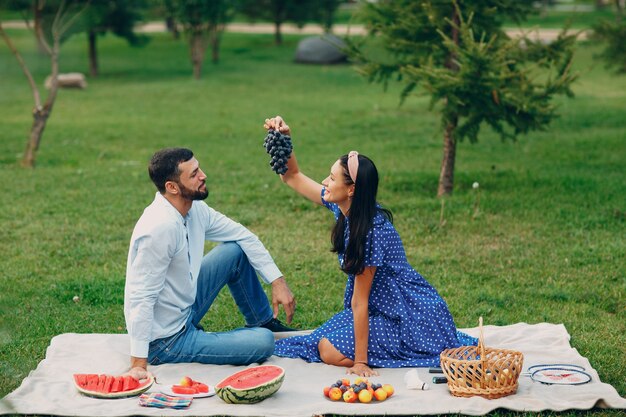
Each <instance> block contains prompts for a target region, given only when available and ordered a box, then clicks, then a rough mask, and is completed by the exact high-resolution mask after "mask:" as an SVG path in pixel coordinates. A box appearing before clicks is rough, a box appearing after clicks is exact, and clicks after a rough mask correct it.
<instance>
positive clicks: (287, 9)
mask: <svg viewBox="0 0 626 417" xmlns="http://www.w3.org/2000/svg"><path fill="white" fill-rule="evenodd" d="M314 4H315V0H241V6H240V10H241V12H242V13H243V14H245V15H246V16H248V17H249V18H250V19H251V20H252V21H255V20H257V19H267V20H270V21H271V22H272V23H274V42H275V43H276V45H281V44H282V43H283V35H282V32H281V26H282V24H283V23H285V22H293V23H295V24H296V25H297V26H298V27H302V26H304V24H305V23H306V21H307V19H308V18H310V17H311V16H312V7H313V5H314Z"/></svg>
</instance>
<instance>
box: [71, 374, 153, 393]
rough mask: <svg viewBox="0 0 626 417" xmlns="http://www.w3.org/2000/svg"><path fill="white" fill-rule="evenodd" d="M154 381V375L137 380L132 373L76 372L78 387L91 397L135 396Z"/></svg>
mask: <svg viewBox="0 0 626 417" xmlns="http://www.w3.org/2000/svg"><path fill="white" fill-rule="evenodd" d="M153 383H154V377H152V376H151V377H150V378H148V379H146V380H143V381H137V380H136V379H135V378H133V377H132V376H130V375H121V376H113V375H106V374H102V375H97V374H74V385H75V386H76V389H77V390H78V391H79V392H80V393H82V394H84V395H87V396H89V397H95V398H125V397H134V396H137V395H140V394H142V393H144V392H145V391H147V390H148V389H149V388H150V387H151V386H152V384H153Z"/></svg>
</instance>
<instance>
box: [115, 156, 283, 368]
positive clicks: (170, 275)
mask: <svg viewBox="0 0 626 417" xmlns="http://www.w3.org/2000/svg"><path fill="white" fill-rule="evenodd" d="M148 172H149V174H150V178H151V179H152V182H153V183H154V185H155V186H156V188H157V193H156V195H155V197H154V201H153V202H152V203H151V204H150V205H149V206H148V207H146V209H145V210H144V212H143V214H142V216H141V217H140V219H139V220H138V221H137V224H136V225H135V229H134V230H133V234H132V237H131V240H130V249H129V251H128V263H127V267H126V286H125V291H124V316H125V319H126V327H127V331H128V334H129V336H130V371H129V373H130V374H131V375H132V376H134V377H135V378H137V379H144V378H146V377H147V376H148V371H147V368H148V364H152V365H158V364H162V363H176V362H200V363H208V364H230V365H247V364H250V363H253V362H262V361H264V360H265V359H267V358H268V357H269V356H271V355H272V353H273V352H274V335H273V333H272V332H284V331H292V330H294V329H292V328H290V327H287V326H285V325H284V324H282V323H281V322H280V321H279V320H278V319H277V318H276V317H277V315H278V310H279V305H281V304H282V305H283V308H284V309H285V313H286V318H287V323H291V320H292V318H293V313H294V310H295V300H294V297H293V294H292V293H291V290H290V289H289V287H288V285H287V283H286V281H285V278H284V277H283V275H282V273H281V272H280V270H279V269H278V267H277V266H276V264H275V263H274V261H273V259H272V257H271V256H270V254H269V252H268V251H267V250H266V249H265V247H264V246H263V244H262V243H261V241H260V240H259V239H258V238H257V237H256V235H254V234H253V233H252V232H251V231H250V230H248V229H247V228H245V227H244V226H242V225H241V224H239V223H237V222H235V221H233V220H231V219H229V218H228V217H226V216H225V215H223V214H221V213H219V212H217V211H216V210H214V209H212V208H211V207H209V206H208V205H207V204H206V203H205V202H204V201H203V200H204V199H206V198H207V197H208V195H209V192H208V189H207V186H206V178H207V176H206V175H205V173H204V172H203V171H202V169H200V165H199V163H198V161H197V160H196V158H194V156H193V152H192V151H191V150H189V149H185V148H168V149H162V150H160V151H158V152H156V153H155V154H154V156H153V157H152V159H151V160H150V164H149V167H148ZM206 240H208V241H213V242H220V243H221V244H219V245H218V246H216V247H215V248H214V249H212V250H211V251H209V252H208V253H207V254H206V255H205V254H204V242H205V241H206ZM257 273H258V274H259V275H260V277H261V278H262V279H263V281H265V282H266V283H268V284H271V286H272V304H273V308H272V307H270V303H269V300H268V299H267V296H266V295H265V292H264V291H263V287H262V285H261V283H260V282H259V279H258V278H257ZM225 285H227V286H228V288H229V290H230V293H231V294H232V296H233V298H234V300H235V302H236V304H237V306H238V308H239V311H240V312H241V314H242V315H243V317H244V318H245V321H246V327H242V328H238V329H234V330H231V331H227V332H205V331H204V330H203V329H202V327H201V326H200V320H201V319H202V317H203V316H204V315H205V314H206V313H207V311H208V310H209V307H210V306H211V304H212V303H213V301H214V300H215V298H216V297H217V295H218V293H219V292H220V290H221V289H222V288H223V287H224V286H225Z"/></svg>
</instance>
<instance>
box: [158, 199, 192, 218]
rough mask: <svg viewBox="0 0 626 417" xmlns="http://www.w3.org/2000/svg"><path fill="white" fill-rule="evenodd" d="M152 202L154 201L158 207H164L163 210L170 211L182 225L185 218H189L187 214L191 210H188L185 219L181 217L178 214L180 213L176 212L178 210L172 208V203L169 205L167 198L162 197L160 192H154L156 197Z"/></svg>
mask: <svg viewBox="0 0 626 417" xmlns="http://www.w3.org/2000/svg"><path fill="white" fill-rule="evenodd" d="M154 201H155V202H156V203H157V204H158V205H159V206H161V207H164V208H166V209H167V210H171V211H172V212H173V213H175V215H176V218H177V219H180V221H181V222H182V223H185V222H186V220H187V218H188V217H189V212H191V209H190V210H189V212H188V213H187V216H186V217H183V215H182V214H180V211H178V210H177V209H176V207H174V206H173V205H172V203H170V202H169V201H168V200H167V198H165V197H164V196H163V194H161V193H160V192H158V191H157V192H156V195H155V196H154Z"/></svg>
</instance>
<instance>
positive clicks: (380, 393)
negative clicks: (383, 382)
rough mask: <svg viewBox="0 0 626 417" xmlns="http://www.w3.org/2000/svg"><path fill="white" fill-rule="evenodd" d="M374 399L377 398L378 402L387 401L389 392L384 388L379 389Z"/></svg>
mask: <svg viewBox="0 0 626 417" xmlns="http://www.w3.org/2000/svg"><path fill="white" fill-rule="evenodd" d="M374 398H376V399H377V400H378V401H385V400H386V399H387V391H385V390H384V389H382V388H378V389H377V390H376V391H374Z"/></svg>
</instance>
